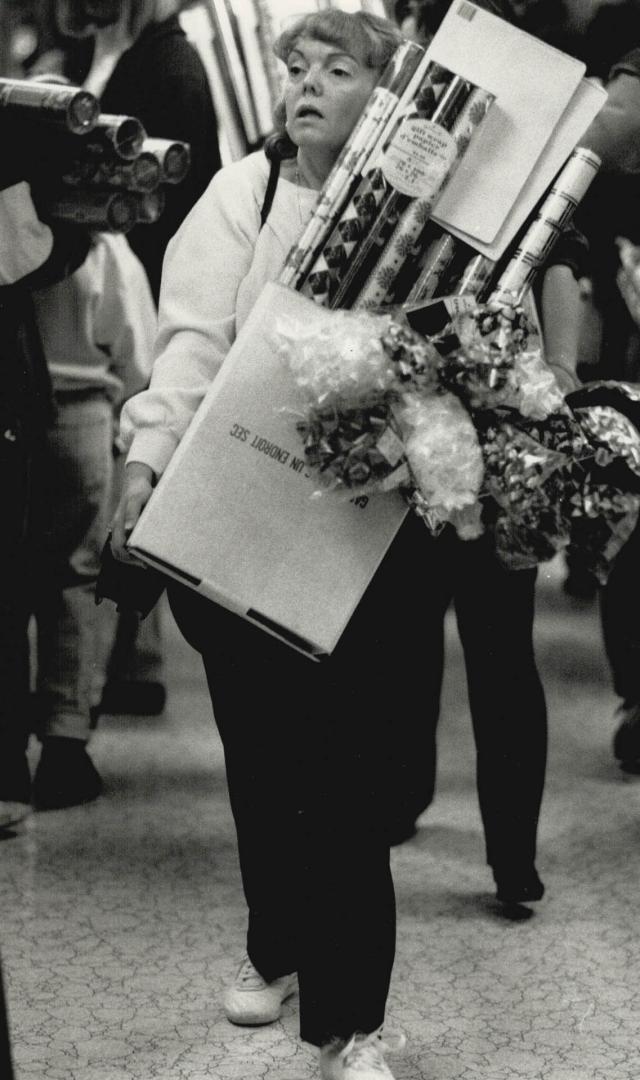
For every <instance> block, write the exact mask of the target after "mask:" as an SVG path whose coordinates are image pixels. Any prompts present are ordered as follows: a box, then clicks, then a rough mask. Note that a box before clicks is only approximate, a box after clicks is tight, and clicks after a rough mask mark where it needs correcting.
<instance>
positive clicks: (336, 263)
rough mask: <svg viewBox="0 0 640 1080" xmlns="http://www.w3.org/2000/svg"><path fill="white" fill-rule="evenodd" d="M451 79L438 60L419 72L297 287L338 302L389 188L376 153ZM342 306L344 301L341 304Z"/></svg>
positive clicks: (430, 105)
mask: <svg viewBox="0 0 640 1080" xmlns="http://www.w3.org/2000/svg"><path fill="white" fill-rule="evenodd" d="M452 79H453V76H452V74H451V72H446V71H445V70H444V68H442V67H441V66H440V65H439V64H433V63H429V64H428V65H427V66H426V67H425V69H424V72H423V74H422V77H421V80H420V83H419V85H418V86H417V88H416V92H415V94H414V96H413V98H412V101H411V104H410V106H409V111H408V113H407V112H405V110H404V109H402V108H401V109H399V110H397V111H396V114H395V118H394V120H393V122H392V123H391V124H390V125H389V127H388V129H387V130H386V131H385V134H384V137H383V139H382V140H380V142H379V143H378V145H377V147H376V148H375V149H374V151H373V152H372V154H371V156H370V158H369V160H370V162H371V165H370V167H369V168H368V170H367V172H366V173H365V174H364V175H363V176H362V177H360V178H359V179H358V181H357V183H356V186H355V187H354V189H353V194H352V195H351V197H350V198H349V200H348V202H347V203H346V205H345V206H344V209H343V210H342V212H341V213H340V214H339V218H338V220H337V222H336V224H335V228H334V229H333V231H332V232H331V234H330V235H329V237H328V239H327V241H326V243H325V245H324V248H323V250H322V252H321V253H320V254H319V255H318V257H317V259H316V260H315V262H314V264H313V266H312V268H311V270H310V272H309V274H308V276H307V278H306V281H304V282H303V284H302V285H301V286H300V291H301V292H303V293H305V295H307V296H309V297H311V298H312V299H313V300H315V301H316V303H318V304H321V305H323V306H325V307H333V306H338V304H337V303H336V295H337V293H338V290H339V288H340V286H341V283H342V281H343V280H344V278H345V276H346V275H347V273H348V268H349V267H350V264H351V260H352V258H353V257H354V254H355V253H356V252H357V251H358V250H359V249H360V247H361V245H362V243H363V242H364V240H365V238H366V237H367V236H368V234H369V231H370V229H371V227H372V226H373V224H374V222H375V220H376V218H377V216H378V212H379V209H380V207H381V206H382V205H383V204H384V202H385V200H386V199H387V198H388V196H389V195H390V193H391V192H392V190H393V189H392V188H391V185H390V184H389V182H388V180H387V179H386V177H385V175H384V171H383V169H382V167H381V166H382V160H380V155H381V154H384V153H388V151H389V149H390V148H391V147H392V146H393V144H394V139H395V138H396V137H397V135H398V134H399V132H400V130H401V128H402V127H403V125H404V124H405V123H406V122H407V121H410V120H413V119H417V118H420V117H429V116H431V115H432V114H433V111H434V109H435V107H436V101H437V96H438V90H441V89H442V85H443V81H444V80H446V81H447V82H450V81H451V80H452ZM342 306H346V305H342Z"/></svg>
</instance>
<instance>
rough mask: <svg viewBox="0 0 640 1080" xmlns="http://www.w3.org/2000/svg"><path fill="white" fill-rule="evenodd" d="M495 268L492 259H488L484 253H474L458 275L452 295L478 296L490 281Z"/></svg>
mask: <svg viewBox="0 0 640 1080" xmlns="http://www.w3.org/2000/svg"><path fill="white" fill-rule="evenodd" d="M495 269H496V264H495V262H494V260H493V259H489V258H488V257H487V256H486V255H474V257H473V258H472V259H471V260H470V261H469V262H468V263H467V265H466V266H465V268H464V270H463V272H462V274H461V275H460V280H459V281H458V283H457V285H456V287H455V289H454V290H453V295H454V296H480V294H481V293H482V292H483V291H484V289H486V287H487V285H488V284H489V282H490V281H491V278H492V277H493V275H494V273H495Z"/></svg>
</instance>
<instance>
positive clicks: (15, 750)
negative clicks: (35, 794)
mask: <svg viewBox="0 0 640 1080" xmlns="http://www.w3.org/2000/svg"><path fill="white" fill-rule="evenodd" d="M0 800H1V801H2V802H11V803H24V804H25V805H26V806H30V805H31V773H30V772H29V762H28V761H27V750H26V745H25V744H24V743H15V742H10V743H7V742H6V741H5V740H4V739H0Z"/></svg>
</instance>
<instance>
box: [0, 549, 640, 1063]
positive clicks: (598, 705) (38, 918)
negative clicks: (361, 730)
mask: <svg viewBox="0 0 640 1080" xmlns="http://www.w3.org/2000/svg"><path fill="white" fill-rule="evenodd" d="M557 580H558V579H557V573H556V572H555V571H554V570H553V568H551V570H547V571H545V574H544V575H543V581H542V584H541V590H540V594H541V595H540V604H539V620H538V650H539V658H540V665H541V669H542V672H543V676H544V679H545V684H546V687H547V694H548V699H549V706H550V720H551V750H550V765H549V774H548V785H547V792H546V797H545V803H544V807H543V818H542V824H541V837H540V856H539V869H540V872H541V874H542V877H543V878H544V880H545V882H546V884H547V896H546V898H545V900H544V901H543V902H542V903H541V904H540V905H538V906H537V911H536V915H535V916H534V917H533V918H531V919H529V920H527V921H520V922H508V921H505V920H504V919H503V918H502V917H501V916H500V915H499V913H498V911H497V908H496V905H495V903H494V901H493V900H492V893H491V882H490V879H489V876H488V872H487V869H486V867H485V865H484V863H483V846H482V837H481V831H480V821H479V815H478V811H477V805H476V799H475V787H474V776H473V768H474V764H473V751H472V743H471V735H470V724H469V720H468V716H467V711H466V702H465V696H464V671H463V667H462V663H461V658H460V653H459V649H458V645H457V640H456V638H455V633H454V631H453V628H452V627H450V655H449V664H448V671H447V682H446V689H445V695H444V707H443V720H442V726H441V735H440V758H441V760H440V769H439V788H438V794H437V799H436V802H435V803H434V805H433V806H432V808H431V809H430V810H429V811H428V813H427V814H426V815H425V816H424V819H423V822H422V827H421V828H420V831H419V833H418V835H417V836H416V837H415V838H414V839H413V840H412V841H410V842H409V843H407V844H405V845H404V846H403V847H401V848H398V849H396V850H395V851H394V853H393V863H394V870H395V878H396V883H397V892H398V904H399V916H400V918H399V941H398V958H397V963H396V968H395V973H394V980H393V985H392V992H391V998H390V1006H389V1014H388V1028H389V1029H392V1028H393V1029H400V1030H402V1031H404V1032H405V1033H406V1035H407V1036H408V1046H407V1049H406V1051H405V1053H404V1054H403V1055H402V1056H399V1057H397V1058H395V1057H394V1059H393V1069H394V1072H395V1075H396V1077H397V1080H638V1077H640V1065H639V1061H640V1024H639V1021H638V1017H639V1016H640V945H639V942H640V917H639V915H638V898H639V897H640V855H639V847H640V844H639V842H640V780H633V779H625V778H624V777H623V775H622V774H621V773H619V771H618V769H617V767H616V766H615V764H614V763H613V761H612V759H611V754H610V742H611V734H612V731H613V721H612V708H613V705H614V699H613V696H612V694H611V691H610V689H609V685H608V679H607V669H606V666H605V662H604V659H603V656H602V652H601V647H600V639H599V633H598V626H597V616H596V612H595V608H594V607H593V606H586V607H585V606H584V605H579V604H575V603H573V604H572V603H570V602H569V601H568V600H567V599H566V598H565V597H564V596H563V595H562V594H561V592H560V591H559V588H558V583H557ZM168 640H169V641H170V653H169V680H170V704H169V707H168V710H167V713H166V715H165V716H164V717H162V718H160V719H149V720H147V719H142V720H141V719H126V718H116V717H109V718H105V719H104V720H103V721H102V722H101V725H100V728H99V730H98V732H97V733H96V735H95V738H94V741H93V751H92V752H93V755H94V758H95V760H96V762H97V764H98V766H99V768H100V770H101V772H102V773H103V775H104V778H105V781H106V793H105V795H104V796H103V797H102V798H101V799H100V800H99V801H98V802H96V803H95V804H93V805H91V806H87V807H79V808H75V809H73V810H66V811H58V812H49V813H45V814H38V815H36V816H34V817H32V818H31V819H30V820H29V821H28V822H27V823H26V825H25V826H23V827H22V828H21V829H20V830H18V831H16V833H15V834H7V835H6V836H5V838H4V839H3V840H2V841H1V842H0V890H1V891H0V910H1V912H2V921H1V929H0V951H1V953H2V959H3V965H4V973H5V981H6V985H7V991H8V998H9V1011H10V1019H11V1025H12V1037H13V1053H14V1059H15V1066H16V1077H17V1080H151V1078H157V1080H204V1078H205V1077H213V1078H216V1080H232V1078H237V1080H259V1078H260V1080H262V1078H263V1077H272V1078H274V1080H311V1078H312V1077H315V1076H316V1071H315V1064H314V1062H315V1053H314V1052H313V1051H311V1050H310V1049H309V1048H308V1047H305V1046H303V1045H301V1044H300V1043H299V1042H298V1040H297V1034H296V1032H297V1017H296V1001H295V998H294V999H292V1000H291V1001H290V1002H289V1003H288V1004H287V1005H286V1007H285V1013H284V1017H283V1020H282V1021H281V1022H279V1023H277V1024H275V1025H273V1026H272V1027H269V1028H263V1029H256V1030H247V1029H241V1028H234V1027H232V1026H231V1025H229V1024H228V1023H227V1022H226V1021H225V1019H224V1018H223V1016H222V1012H221V1007H220V994H221V990H222V988H223V986H224V984H225V982H226V980H227V979H228V978H229V977H230V976H231V975H232V974H233V972H234V970H235V967H236V964H237V962H238V959H239V957H240V954H241V952H242V947H243V936H244V913H243V904H242V897H241V892H240V885H239V876H238V869H237V862H236V855H235V848H234V839H233V832H232V823H231V817H230V813H229V809H228V806H227V802H226V788H225V781H224V776H223V771H222V761H221V753H220V746H219V742H218V740H217V736H216V733H215V729H214V727H213V724H212V722H211V720H210V715H209V710H208V705H207V700H206V697H205V694H204V690H203V685H202V682H201V679H200V672H199V666H198V661H197V658H196V657H195V656H193V655H192V654H191V653H190V652H189V651H188V649H187V647H186V646H184V645H183V644H182V643H181V642H180V641H179V639H178V637H177V634H176V632H175V630H173V629H172V628H171V626H170V625H169V626H168ZM514 722H517V717H514Z"/></svg>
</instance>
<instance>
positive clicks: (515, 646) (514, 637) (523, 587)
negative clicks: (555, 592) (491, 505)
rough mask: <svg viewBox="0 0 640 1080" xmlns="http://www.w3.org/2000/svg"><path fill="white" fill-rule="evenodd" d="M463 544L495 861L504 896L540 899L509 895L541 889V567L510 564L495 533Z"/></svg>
mask: <svg viewBox="0 0 640 1080" xmlns="http://www.w3.org/2000/svg"><path fill="white" fill-rule="evenodd" d="M458 549H459V550H458V559H457V567H458V574H457V583H456V594H455V605H456V614H457V619H458V626H459V631H460V637H461V640H462V644H463V648H464V654H465V662H466V667H467V682H468V688H469V702H470V706H471V715H472V719H473V729H474V735H475V740H476V747H477V779H478V796H479V800H480V810H481V814H482V820H483V824H484V830H485V839H486V849H487V861H488V863H489V865H490V866H491V867H492V868H493V872H494V877H495V878H496V882H497V884H498V890H499V894H500V892H502V897H504V898H505V899H514V900H515V899H536V898H537V897H535V896H533V895H530V896H524V895H523V896H521V897H517V896H515V895H514V896H507V893H508V892H518V891H524V892H526V891H527V888H528V886H527V882H529V886H530V888H529V891H533V892H535V891H537V890H538V887H537V886H535V880H536V879H535V868H534V863H535V857H536V840H537V829H538V817H539V813H540V805H541V801H542V793H543V788H544V779H545V768H546V752H547V716H546V704H545V698H544V692H543V689H542V684H541V682H540V677H539V675H538V670H537V667H536V662H535V656H534V650H533V620H534V600H535V580H536V571H535V570H517V571H509V570H507V569H506V568H505V567H504V566H503V565H502V564H501V563H500V562H499V561H498V559H497V558H496V557H495V555H494V553H493V551H492V548H491V544H490V541H489V539H488V538H487V537H483V538H482V539H481V540H479V541H473V542H467V543H463V542H459V545H458ZM518 882H520V883H521V884H522V888H520V886H519V884H518ZM534 886H535V888H534ZM502 897H501V898H502Z"/></svg>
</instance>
